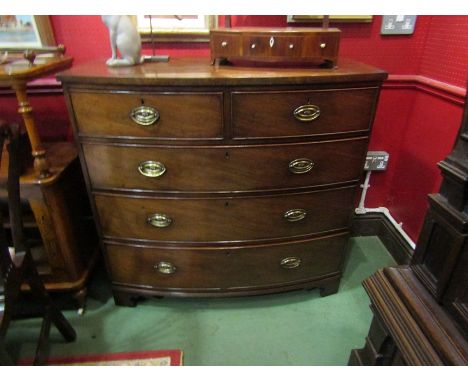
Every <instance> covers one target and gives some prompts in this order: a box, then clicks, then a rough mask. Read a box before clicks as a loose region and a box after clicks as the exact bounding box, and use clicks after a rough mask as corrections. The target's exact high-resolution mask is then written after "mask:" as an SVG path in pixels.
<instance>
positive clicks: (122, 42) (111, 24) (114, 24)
mask: <svg viewBox="0 0 468 382" xmlns="http://www.w3.org/2000/svg"><path fill="white" fill-rule="evenodd" d="M102 21H103V22H104V24H106V26H107V29H109V36H110V43H111V48H112V57H111V58H109V59H108V60H107V61H106V64H107V65H108V66H129V65H135V64H140V63H142V62H143V57H142V56H141V39H140V34H139V33H138V31H137V28H136V27H135V25H134V24H133V23H132V20H130V17H128V16H119V15H109V16H102ZM117 49H118V50H119V52H120V56H121V58H118V57H117Z"/></svg>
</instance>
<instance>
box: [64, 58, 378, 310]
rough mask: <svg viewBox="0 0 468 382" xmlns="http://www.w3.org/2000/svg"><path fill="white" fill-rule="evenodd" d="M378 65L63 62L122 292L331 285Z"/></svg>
mask: <svg viewBox="0 0 468 382" xmlns="http://www.w3.org/2000/svg"><path fill="white" fill-rule="evenodd" d="M385 77H386V73H385V72H383V71H381V70H378V69H375V68H372V67H369V66H367V65H363V64H359V63H353V62H346V61H343V62H341V63H340V64H339V65H338V67H336V68H334V69H319V68H314V69H311V68H308V69H298V68H294V69H293V68H289V69H286V68H283V69H279V68H258V67H256V68H248V67H236V66H230V67H221V66H211V65H210V63H209V60H208V59H199V60H197V59H180V60H176V59H171V62H169V63H157V64H143V65H140V66H136V67H131V68H107V67H106V66H105V65H104V63H95V64H92V63H90V64H86V65H82V66H76V67H74V68H72V69H70V70H68V71H66V72H64V73H62V74H60V75H59V79H60V80H61V81H62V83H63V86H64V89H65V93H66V97H67V102H68V107H69V110H70V115H71V119H72V122H73V126H74V132H75V136H76V139H77V142H78V143H79V152H80V159H81V164H82V167H83V171H84V173H85V177H86V180H87V186H88V192H89V195H90V199H91V202H92V206H93V209H94V214H95V219H96V223H97V227H98V230H99V233H100V237H101V244H102V249H103V252H104V254H105V259H106V265H107V268H108V272H109V275H110V278H111V281H112V287H113V292H114V298H115V301H116V303H117V304H122V305H134V304H135V297H138V296H152V295H153V296H205V297H206V296H241V295H253V294H265V293H273V292H280V291H287V290H294V289H301V288H314V287H319V288H321V291H322V295H326V294H330V293H334V292H336V291H337V289H338V285H339V280H340V277H341V274H342V269H343V264H344V260H345V248H346V244H347V240H348V236H349V228H350V219H351V216H352V213H353V207H354V200H355V197H356V191H357V190H358V188H359V180H360V177H361V174H362V171H363V170H362V169H363V163H364V158H365V154H366V151H367V145H368V140H369V133H370V130H371V126H372V122H373V117H374V112H375V108H376V103H377V99H378V95H379V91H380V86H381V83H382V81H383V80H384V79H385Z"/></svg>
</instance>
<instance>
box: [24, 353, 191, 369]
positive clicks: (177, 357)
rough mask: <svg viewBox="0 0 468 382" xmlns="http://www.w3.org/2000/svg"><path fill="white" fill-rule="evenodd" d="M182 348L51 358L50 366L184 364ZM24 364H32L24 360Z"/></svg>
mask: <svg viewBox="0 0 468 382" xmlns="http://www.w3.org/2000/svg"><path fill="white" fill-rule="evenodd" d="M182 355H183V353H182V350H152V351H141V352H130V353H109V354H95V355H81V356H69V357H63V358H51V359H49V361H48V362H47V364H48V365H50V366H182ZM22 364H23V365H27V364H31V363H30V362H24V363H23V362H22Z"/></svg>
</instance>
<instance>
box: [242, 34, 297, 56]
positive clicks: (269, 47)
mask: <svg viewBox="0 0 468 382" xmlns="http://www.w3.org/2000/svg"><path fill="white" fill-rule="evenodd" d="M243 40H244V41H243V44H244V54H245V56H247V57H258V58H261V57H277V56H280V57H301V55H302V46H303V45H304V37H302V36H284V35H277V36H272V35H268V34H253V35H250V36H244V39H243Z"/></svg>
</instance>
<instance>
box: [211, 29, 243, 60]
mask: <svg viewBox="0 0 468 382" xmlns="http://www.w3.org/2000/svg"><path fill="white" fill-rule="evenodd" d="M210 47H211V54H212V55H214V56H218V57H232V56H235V57H239V56H242V35H241V34H232V33H212V34H211V36H210Z"/></svg>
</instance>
